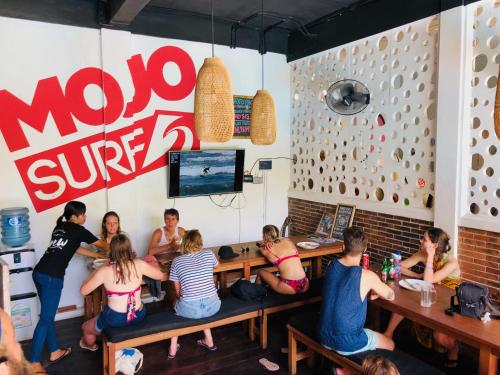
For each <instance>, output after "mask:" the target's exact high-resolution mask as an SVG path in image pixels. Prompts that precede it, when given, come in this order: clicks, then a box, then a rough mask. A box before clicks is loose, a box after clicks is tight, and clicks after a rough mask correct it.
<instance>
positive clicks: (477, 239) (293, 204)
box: [288, 198, 500, 302]
mask: <svg viewBox="0 0 500 375" xmlns="http://www.w3.org/2000/svg"><path fill="white" fill-rule="evenodd" d="M336 209H337V206H336V205H329V204H323V203H317V202H311V201H305V200H301V199H295V198H289V199H288V214H289V215H290V216H291V217H292V220H293V223H292V234H311V233H314V231H315V230H316V227H317V225H318V223H319V220H320V219H321V215H322V214H323V212H331V213H333V214H335V211H336ZM353 225H354V226H357V227H362V228H363V229H364V231H365V233H366V234H367V235H368V251H369V253H370V260H371V261H372V262H376V263H380V262H381V260H382V258H384V257H390V256H391V253H393V252H394V251H396V250H401V254H402V256H403V258H406V257H408V256H410V255H411V254H413V253H414V252H415V251H417V250H418V248H419V241H420V238H422V236H423V234H424V232H425V231H426V230H427V229H428V228H429V227H431V226H432V225H433V223H432V222H431V221H424V220H417V219H410V218H406V217H402V216H394V215H387V214H382V213H379V212H372V211H364V210H356V214H355V215H354V222H353ZM329 261H330V258H327V257H324V259H323V262H324V263H325V265H326V263H328V262H329ZM458 261H459V263H460V269H461V272H462V279H464V280H469V281H473V282H478V283H481V284H484V285H486V286H488V288H489V289H490V292H491V294H492V296H493V298H494V299H495V300H496V301H497V302H499V301H500V233H495V232H487V231H483V230H478V229H470V228H459V237H458ZM422 271H423V270H422Z"/></svg>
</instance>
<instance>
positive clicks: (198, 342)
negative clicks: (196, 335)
mask: <svg viewBox="0 0 500 375" xmlns="http://www.w3.org/2000/svg"><path fill="white" fill-rule="evenodd" d="M196 344H198V345H199V346H202V347H204V348H205V349H207V350H210V351H211V352H215V351H216V350H217V346H216V345H214V346H208V345H207V344H205V342H204V341H203V340H197V341H196Z"/></svg>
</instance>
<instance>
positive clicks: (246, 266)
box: [243, 263, 250, 280]
mask: <svg viewBox="0 0 500 375" xmlns="http://www.w3.org/2000/svg"><path fill="white" fill-rule="evenodd" d="M243 277H244V278H245V280H250V263H243Z"/></svg>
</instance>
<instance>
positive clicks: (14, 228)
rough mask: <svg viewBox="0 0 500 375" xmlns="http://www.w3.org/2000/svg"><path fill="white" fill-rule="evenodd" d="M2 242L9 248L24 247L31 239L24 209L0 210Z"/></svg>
mask: <svg viewBox="0 0 500 375" xmlns="http://www.w3.org/2000/svg"><path fill="white" fill-rule="evenodd" d="M0 216H1V219H2V242H3V243H4V244H6V245H7V246H10V247H18V246H22V245H24V244H25V243H26V242H28V241H29V240H30V238H31V235H30V219H29V215H28V209H27V208H26V207H10V208H4V209H3V210H0Z"/></svg>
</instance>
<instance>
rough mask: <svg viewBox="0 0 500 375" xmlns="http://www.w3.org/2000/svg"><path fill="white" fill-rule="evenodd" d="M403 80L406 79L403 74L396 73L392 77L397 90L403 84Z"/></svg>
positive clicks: (394, 87)
mask: <svg viewBox="0 0 500 375" xmlns="http://www.w3.org/2000/svg"><path fill="white" fill-rule="evenodd" d="M403 82H404V79H403V76H402V75H401V74H397V75H395V76H394V77H392V82H391V85H392V88H393V89H396V90H398V89H400V88H401V86H403Z"/></svg>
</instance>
